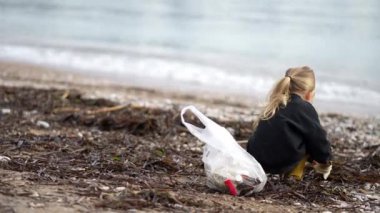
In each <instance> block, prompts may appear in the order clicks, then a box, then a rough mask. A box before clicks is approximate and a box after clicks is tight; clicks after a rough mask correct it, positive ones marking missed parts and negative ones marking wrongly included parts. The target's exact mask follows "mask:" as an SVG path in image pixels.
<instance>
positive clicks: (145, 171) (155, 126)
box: [0, 61, 380, 212]
mask: <svg viewBox="0 0 380 213" xmlns="http://www.w3.org/2000/svg"><path fill="white" fill-rule="evenodd" d="M130 82H133V79H131V81H130ZM189 104H192V105H196V106H197V108H199V109H200V110H201V111H202V112H204V113H205V114H206V115H207V116H209V117H210V118H212V119H213V120H215V121H216V122H217V123H219V124H221V125H223V126H226V127H227V128H228V129H229V130H230V131H231V133H232V134H233V136H234V137H235V138H236V139H237V140H245V139H247V138H248V137H249V135H250V134H251V131H252V130H251V125H252V121H253V119H254V118H255V114H257V113H258V107H257V106H255V105H253V102H251V101H249V100H246V99H241V98H239V97H226V96H223V94H211V93H210V94H207V93H202V94H201V95H194V94H189V93H186V92H178V91H176V90H173V89H164V88H162V89H156V88H141V87H138V86H136V85H133V84H132V83H130V84H127V83H126V84H121V83H119V84H116V83H114V82H111V81H107V80H104V79H103V78H101V76H98V77H96V76H94V77H88V76H84V75H81V74H78V73H75V72H69V71H64V70H59V69H53V68H46V67H39V66H36V65H28V64H21V63H14V62H4V61H3V62H0V155H1V156H5V157H3V158H1V163H0V165H1V167H0V175H1V177H2V178H1V180H0V211H1V212H73V211H75V212H77V211H81V212H93V211H102V212H103V211H104V212H125V210H133V209H134V210H141V211H186V212H189V211H190V212H198V211H212V212H219V211H228V212H229V211H234V212H279V211H287V212H300V211H308V212H309V211H310V212H316V211H318V212H322V211H329V212H336V211H347V212H378V211H380V208H379V206H380V197H379V194H380V120H379V118H378V117H377V118H376V117H375V116H373V117H367V116H363V117H359V116H355V117H354V116H347V115H345V114H337V113H328V112H326V113H322V114H321V115H320V119H321V122H322V125H323V126H324V127H325V129H326V131H327V133H328V138H329V139H330V141H331V143H332V147H333V155H334V163H333V171H332V173H331V175H330V177H329V179H328V180H323V178H322V177H321V176H319V175H317V174H315V173H314V172H313V171H312V170H307V172H306V175H305V178H304V180H303V181H301V182H299V183H294V182H289V181H287V180H282V179H280V178H279V177H278V176H275V175H273V176H269V179H268V183H267V184H266V186H265V188H264V190H263V191H262V192H260V193H257V194H254V195H252V196H249V197H232V196H230V195H227V194H222V193H219V192H216V191H213V190H211V189H209V188H207V187H206V185H205V181H206V180H205V174H204V170H203V164H202V161H201V158H202V143H201V142H199V141H198V140H197V139H196V138H195V137H194V136H192V135H191V134H190V133H189V132H188V131H187V130H186V129H185V128H184V127H183V126H182V125H181V123H180V120H179V112H180V110H181V108H182V107H184V106H186V105H189ZM6 157H8V158H9V159H8V158H6Z"/></svg>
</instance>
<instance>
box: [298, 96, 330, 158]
mask: <svg viewBox="0 0 380 213" xmlns="http://www.w3.org/2000/svg"><path fill="white" fill-rule="evenodd" d="M301 117H302V121H303V122H304V124H305V127H306V131H305V135H304V139H305V144H306V152H307V153H308V154H309V155H310V157H311V159H312V160H315V161H317V162H318V163H323V164H325V163H328V162H329V161H330V160H332V154H331V144H330V142H329V141H328V140H327V136H326V132H325V130H324V129H323V128H322V126H321V124H320V121H319V117H318V113H317V112H316V111H315V109H314V107H313V106H312V105H311V104H310V103H305V108H304V112H303V113H301Z"/></svg>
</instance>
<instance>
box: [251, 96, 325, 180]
mask: <svg viewBox="0 0 380 213" xmlns="http://www.w3.org/2000/svg"><path fill="white" fill-rule="evenodd" d="M247 151H248V152H249V153H250V154H251V155H253V156H254V157H255V158H256V160H257V161H258V162H259V163H260V164H261V166H262V167H263V169H264V170H265V172H267V173H273V174H281V173H287V172H290V171H291V170H292V169H293V168H294V167H295V166H296V164H297V162H299V161H300V160H301V159H302V158H303V157H304V156H305V155H306V154H307V155H309V156H310V158H311V160H315V161H317V162H319V163H327V162H328V161H330V160H331V158H332V156H331V147H330V142H329V141H328V140H327V138H326V132H325V131H324V130H323V128H322V127H321V124H320V122H319V118H318V114H317V112H316V111H315V109H314V107H313V106H312V105H311V104H310V103H309V102H307V101H304V100H303V99H302V98H301V97H300V96H298V95H296V94H292V95H291V97H290V100H289V102H288V104H287V105H286V107H280V108H279V110H278V111H277V112H276V114H275V115H274V116H273V117H272V118H271V119H269V120H261V121H260V122H259V124H258V126H257V128H256V131H255V132H254V133H253V134H252V136H251V137H250V139H249V141H248V145H247Z"/></svg>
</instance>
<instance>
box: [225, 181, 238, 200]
mask: <svg viewBox="0 0 380 213" xmlns="http://www.w3.org/2000/svg"><path fill="white" fill-rule="evenodd" d="M224 185H226V186H227V188H228V189H229V190H230V194H231V195H233V196H237V195H238V193H237V190H236V187H235V185H234V183H233V182H232V181H231V180H230V179H226V180H225V181H224Z"/></svg>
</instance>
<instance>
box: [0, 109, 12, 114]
mask: <svg viewBox="0 0 380 213" xmlns="http://www.w3.org/2000/svg"><path fill="white" fill-rule="evenodd" d="M11 112H12V110H11V109H9V108H2V109H1V114H3V115H6V114H11Z"/></svg>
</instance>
